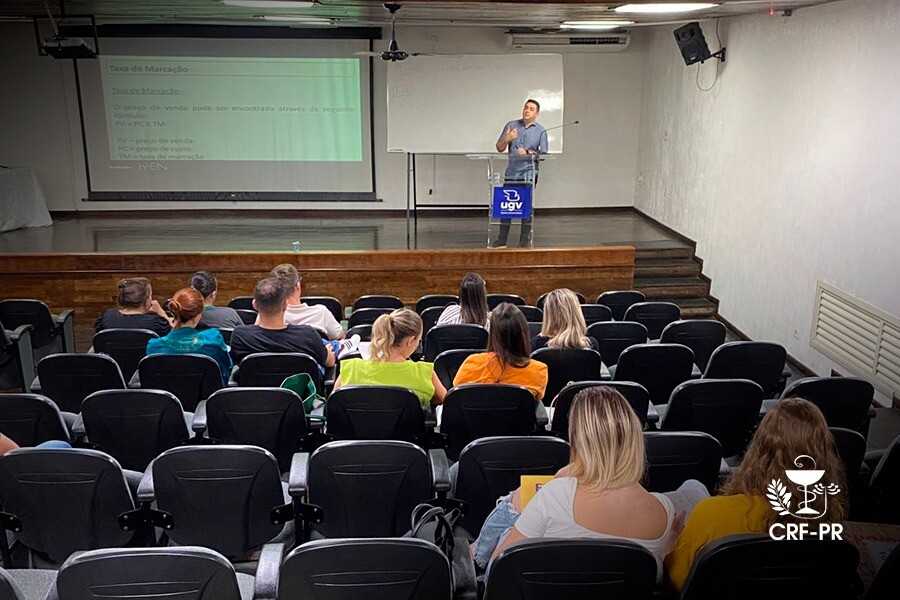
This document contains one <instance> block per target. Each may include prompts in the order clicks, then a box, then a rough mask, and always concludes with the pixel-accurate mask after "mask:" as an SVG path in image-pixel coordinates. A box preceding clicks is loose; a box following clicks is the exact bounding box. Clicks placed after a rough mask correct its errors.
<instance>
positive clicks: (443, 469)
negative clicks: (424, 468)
mask: <svg viewBox="0 0 900 600" xmlns="http://www.w3.org/2000/svg"><path fill="white" fill-rule="evenodd" d="M428 461H429V462H430V463H431V480H432V482H433V483H434V491H435V492H437V493H439V494H442V493H443V494H446V493H447V492H449V491H450V461H449V460H448V459H447V453H446V452H444V451H443V450H429V451H428Z"/></svg>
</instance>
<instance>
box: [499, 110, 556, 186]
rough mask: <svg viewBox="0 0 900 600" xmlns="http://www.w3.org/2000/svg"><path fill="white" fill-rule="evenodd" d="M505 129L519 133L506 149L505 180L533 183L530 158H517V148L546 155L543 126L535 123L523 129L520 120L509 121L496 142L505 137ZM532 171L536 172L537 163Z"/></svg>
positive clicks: (523, 126) (545, 135) (522, 123)
mask: <svg viewBox="0 0 900 600" xmlns="http://www.w3.org/2000/svg"><path fill="white" fill-rule="evenodd" d="M507 129H515V130H516V131H518V133H519V137H517V138H516V139H514V140H513V141H511V142H510V143H509V147H508V148H507V149H506V151H507V152H509V163H508V164H507V165H506V174H505V175H504V176H505V177H506V179H522V180H528V181H533V180H534V174H533V173H532V172H531V165H532V162H531V159H532V157H531V156H519V155H518V152H519V148H524V149H525V150H527V151H528V152H532V153H533V152H537V153H538V154H546V153H547V134H546V133H545V132H546V131H547V130H546V129H544V126H543V125H541V124H540V123H538V122H537V121H535V122H534V123H532V124H531V125H529V126H528V127H525V123H524V122H523V121H522V119H516V120H515V121H510V122H509V123H507V124H506V125H504V127H503V131H502V132H500V137H499V138H497V142H498V143H499V142H500V140H502V139H503V136H504V135H506V131H507ZM534 169H535V171H537V169H538V163H537V162H535V163H534Z"/></svg>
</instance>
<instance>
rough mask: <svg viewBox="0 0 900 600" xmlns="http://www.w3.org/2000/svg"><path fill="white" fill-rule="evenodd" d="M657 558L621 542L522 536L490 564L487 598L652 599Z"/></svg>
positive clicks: (488, 599) (530, 599)
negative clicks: (544, 538) (523, 537)
mask: <svg viewBox="0 0 900 600" xmlns="http://www.w3.org/2000/svg"><path fill="white" fill-rule="evenodd" d="M655 585H656V558H655V557H654V556H653V554H652V553H651V552H650V551H649V550H647V549H646V548H644V547H643V546H640V545H638V544H636V543H634V542H627V541H625V540H581V539H572V540H542V539H535V540H525V541H523V542H520V543H517V544H513V545H512V546H509V547H507V548H504V549H503V551H502V552H500V554H499V555H498V556H497V558H496V559H494V562H493V563H492V564H491V576H490V578H489V579H488V580H487V587H486V589H485V594H484V599H485V600H532V599H534V598H580V599H585V600H586V599H588V598H604V599H610V600H641V599H643V600H650V599H651V598H653V588H654V586H655Z"/></svg>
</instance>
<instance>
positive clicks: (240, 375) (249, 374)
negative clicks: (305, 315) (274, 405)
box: [235, 352, 325, 394]
mask: <svg viewBox="0 0 900 600" xmlns="http://www.w3.org/2000/svg"><path fill="white" fill-rule="evenodd" d="M298 373H306V374H307V375H309V377H310V379H312V381H313V383H314V384H315V386H316V391H318V392H319V393H320V394H321V393H322V392H323V391H324V389H325V382H324V380H323V379H322V372H321V371H320V370H319V363H317V362H316V359H314V358H313V357H312V356H310V355H309V354H305V353H303V352H255V353H253V354H250V355H248V356H245V357H244V360H242V361H241V364H240V365H239V368H238V372H237V374H236V375H235V377H236V378H237V380H238V383H239V384H240V385H241V387H279V386H280V385H281V382H282V381H284V380H285V379H287V378H288V377H290V376H291V375H296V374H298Z"/></svg>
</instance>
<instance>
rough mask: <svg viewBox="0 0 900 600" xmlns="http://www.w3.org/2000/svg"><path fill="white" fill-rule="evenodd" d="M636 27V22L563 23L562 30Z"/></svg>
mask: <svg viewBox="0 0 900 600" xmlns="http://www.w3.org/2000/svg"><path fill="white" fill-rule="evenodd" d="M629 25H634V21H563V22H562V23H561V24H560V26H559V28H560V29H576V30H579V31H607V30H609V29H618V28H619V27H628V26H629Z"/></svg>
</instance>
